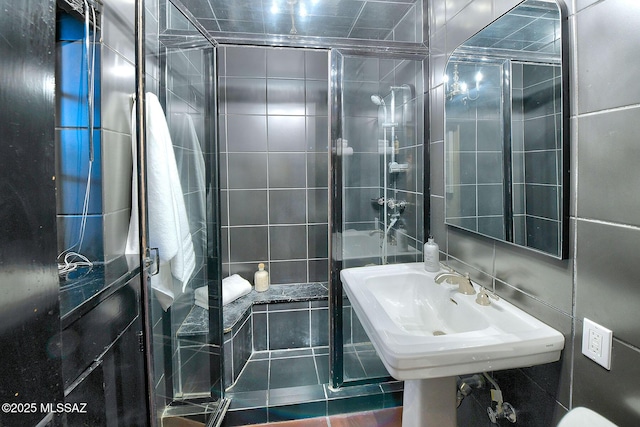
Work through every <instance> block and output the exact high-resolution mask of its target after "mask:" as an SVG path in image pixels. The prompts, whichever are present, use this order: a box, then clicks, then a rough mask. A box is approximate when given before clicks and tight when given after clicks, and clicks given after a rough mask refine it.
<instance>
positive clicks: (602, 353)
mask: <svg viewBox="0 0 640 427" xmlns="http://www.w3.org/2000/svg"><path fill="white" fill-rule="evenodd" d="M612 345H613V331H611V329H607V328H605V327H604V326H601V325H598V324H597V323H595V322H594V321H592V320H589V319H587V318H586V317H585V318H584V324H583V329H582V354H584V355H585V356H587V357H588V358H589V359H591V360H593V361H594V362H596V363H597V364H599V365H601V366H603V367H604V368H605V369H608V370H611V347H612Z"/></svg>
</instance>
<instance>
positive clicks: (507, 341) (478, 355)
mask: <svg viewBox="0 0 640 427" xmlns="http://www.w3.org/2000/svg"><path fill="white" fill-rule="evenodd" d="M435 276H436V273H429V272H427V271H425V270H424V267H423V264H422V263H411V264H392V265H382V266H371V267H358V268H348V269H345V270H342V272H341V273H340V277H341V279H342V283H343V286H344V289H345V292H346V293H347V296H348V297H349V300H350V301H351V304H352V306H353V308H354V310H355V311H356V314H357V315H358V317H359V319H360V321H361V323H362V326H363V327H364V329H365V331H366V332H367V334H368V336H369V338H370V339H371V342H372V343H373V346H374V347H375V348H376V351H377V352H378V354H379V356H380V358H381V360H382V362H383V363H384V365H385V367H386V368H387V370H388V371H389V373H390V374H391V375H392V376H393V377H394V378H396V379H398V380H404V381H405V386H404V404H403V416H402V426H403V427H432V426H433V427H435V426H438V427H456V376H458V375H465V374H473V373H478V372H486V371H493V370H501V369H512V368H521V367H526V366H534V365H540V364H544V363H549V362H554V361H557V360H558V359H559V358H560V353H561V351H562V349H563V348H564V336H563V335H562V334H561V333H560V332H558V331H556V330H555V329H553V328H551V327H550V326H548V325H546V324H544V323H543V322H541V321H539V320H537V319H536V318H534V317H532V316H530V315H529V314H527V313H525V312H524V311H522V310H520V309H518V308H517V307H515V306H513V305H511V304H509V303H508V302H507V301H505V300H503V299H499V300H493V299H491V303H490V304H489V305H487V306H483V305H480V304H478V303H476V295H463V294H461V293H459V292H457V286H456V285H449V284H446V283H442V284H436V283H435V281H434V277H435ZM474 288H476V290H479V287H478V285H475V284H474Z"/></svg>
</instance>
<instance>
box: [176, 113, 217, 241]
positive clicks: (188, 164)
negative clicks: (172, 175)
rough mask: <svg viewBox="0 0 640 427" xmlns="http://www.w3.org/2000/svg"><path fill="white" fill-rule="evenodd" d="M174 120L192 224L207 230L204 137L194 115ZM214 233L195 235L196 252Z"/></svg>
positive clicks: (184, 115)
mask: <svg viewBox="0 0 640 427" xmlns="http://www.w3.org/2000/svg"><path fill="white" fill-rule="evenodd" d="M172 117H173V120H171V121H170V123H171V129H170V132H171V139H172V140H173V142H174V145H175V146H176V147H180V148H181V149H180V150H177V151H176V164H177V165H178V170H179V171H180V178H181V179H182V183H183V185H182V186H183V188H185V190H186V192H188V193H189V212H188V214H189V224H191V228H192V229H193V230H206V227H207V205H206V200H207V195H206V191H207V188H206V184H205V181H206V176H205V172H206V168H205V162H204V154H203V153H202V147H200V139H199V138H198V133H197V131H196V126H195V124H194V121H193V118H192V116H191V114H188V113H177V114H174V115H173V116H172ZM213 234H214V233H197V234H194V236H193V237H194V239H193V244H194V246H195V248H196V253H205V251H206V250H207V246H206V245H207V235H209V236H211V235H213Z"/></svg>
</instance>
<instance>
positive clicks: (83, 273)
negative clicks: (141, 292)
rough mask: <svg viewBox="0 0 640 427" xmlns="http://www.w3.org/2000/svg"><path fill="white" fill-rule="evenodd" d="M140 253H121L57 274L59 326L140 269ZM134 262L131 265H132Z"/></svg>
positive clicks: (74, 318)
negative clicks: (120, 255) (61, 276)
mask: <svg viewBox="0 0 640 427" xmlns="http://www.w3.org/2000/svg"><path fill="white" fill-rule="evenodd" d="M138 263H139V257H138V256H137V255H134V256H122V257H119V258H117V259H115V260H113V261H111V262H109V263H108V264H96V265H94V266H93V268H91V269H89V268H88V267H81V268H79V269H78V270H77V271H74V272H71V273H69V275H68V277H67V278H60V318H61V322H62V329H64V328H66V327H67V326H68V325H70V324H71V323H73V322H74V321H75V320H77V319H79V318H80V317H82V316H83V315H84V314H86V313H88V312H89V311H90V310H91V309H92V308H94V307H96V306H97V305H98V304H99V303H100V302H101V301H103V300H104V299H105V298H107V297H108V296H109V295H111V294H113V293H114V292H116V291H117V290H118V289H120V288H121V287H122V286H124V285H125V284H127V283H128V282H129V280H130V279H132V278H133V277H135V276H136V275H137V274H139V273H140V267H138V266H137V264H138ZM131 266H134V267H131Z"/></svg>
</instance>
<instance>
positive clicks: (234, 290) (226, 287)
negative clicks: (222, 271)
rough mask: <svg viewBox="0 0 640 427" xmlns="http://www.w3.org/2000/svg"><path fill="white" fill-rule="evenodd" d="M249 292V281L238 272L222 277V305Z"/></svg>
mask: <svg viewBox="0 0 640 427" xmlns="http://www.w3.org/2000/svg"><path fill="white" fill-rule="evenodd" d="M249 292H251V283H249V282H248V281H247V280H246V279H243V278H242V276H240V275H239V274H233V275H231V276H229V277H225V278H224V279H222V305H227V304H229V303H230V302H233V301H235V300H237V299H238V298H240V297H241V296H244V295H246V294H248V293H249Z"/></svg>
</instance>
